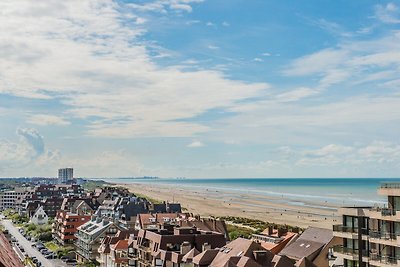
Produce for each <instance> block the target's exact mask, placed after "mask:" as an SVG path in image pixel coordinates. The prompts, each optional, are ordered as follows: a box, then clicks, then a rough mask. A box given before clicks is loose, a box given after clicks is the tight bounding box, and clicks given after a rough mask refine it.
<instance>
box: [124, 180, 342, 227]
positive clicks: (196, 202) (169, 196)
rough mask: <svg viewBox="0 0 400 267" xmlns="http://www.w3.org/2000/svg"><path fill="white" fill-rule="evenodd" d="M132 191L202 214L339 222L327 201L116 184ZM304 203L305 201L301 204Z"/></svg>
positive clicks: (303, 223)
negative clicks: (300, 200)
mask: <svg viewBox="0 0 400 267" xmlns="http://www.w3.org/2000/svg"><path fill="white" fill-rule="evenodd" d="M119 186H124V187H126V188H129V190H130V191H131V192H133V193H138V194H142V195H145V196H148V197H150V198H153V199H157V200H160V201H167V202H179V203H181V205H182V207H183V208H184V209H185V211H186V210H187V212H190V213H193V214H199V215H201V216H235V217H245V218H251V219H259V220H263V221H266V222H271V223H278V224H287V225H291V226H298V227H302V228H307V227H308V226H315V227H321V228H327V229H332V225H333V224H338V223H339V222H338V220H339V216H338V213H337V208H338V207H335V206H332V205H330V204H329V203H326V202H325V203H319V202H317V201H316V202H313V203H301V205H299V203H296V202H290V201H288V200H286V199H284V198H283V197H282V198H279V197H269V196H265V195H254V194H245V193H244V194H243V193H241V194H234V193H232V192H224V191H220V190H215V189H214V190H208V189H202V190H200V189H198V188H196V189H193V190H190V189H187V188H185V189H182V188H176V187H172V186H168V185H160V184H157V185H149V184H119ZM304 204H305V205H304Z"/></svg>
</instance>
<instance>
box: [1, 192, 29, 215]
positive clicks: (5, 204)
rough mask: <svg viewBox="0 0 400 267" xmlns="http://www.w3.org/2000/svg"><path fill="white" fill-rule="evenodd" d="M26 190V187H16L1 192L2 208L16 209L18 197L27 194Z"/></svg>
mask: <svg viewBox="0 0 400 267" xmlns="http://www.w3.org/2000/svg"><path fill="white" fill-rule="evenodd" d="M26 191H27V189H25V188H16V189H14V190H6V191H3V192H0V210H5V209H15V208H16V201H17V199H18V198H19V197H21V196H23V195H25V193H26Z"/></svg>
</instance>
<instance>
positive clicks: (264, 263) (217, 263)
mask: <svg viewBox="0 0 400 267" xmlns="http://www.w3.org/2000/svg"><path fill="white" fill-rule="evenodd" d="M192 264H193V265H187V266H194V267H206V266H209V267H221V266H229V267H230V266H232V267H245V266H249V267H295V264H294V263H293V262H292V260H290V259H289V258H288V257H286V256H278V255H275V254H273V253H272V252H270V251H268V250H266V249H264V248H263V247H262V246H261V245H260V244H259V243H258V242H255V241H252V240H249V239H245V238H237V239H235V240H233V241H232V242H230V243H228V244H226V245H224V246H221V247H220V248H218V249H207V250H203V252H201V253H200V254H198V255H196V256H195V257H194V258H193V260H192Z"/></svg>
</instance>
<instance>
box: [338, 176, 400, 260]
mask: <svg viewBox="0 0 400 267" xmlns="http://www.w3.org/2000/svg"><path fill="white" fill-rule="evenodd" d="M378 194H380V195H383V196H386V197H387V200H388V204H387V207H384V208H381V207H344V208H341V209H340V213H341V214H342V224H340V225H334V226H333V233H334V235H335V236H337V237H339V238H340V239H341V244H340V245H339V246H337V247H335V249H334V253H335V256H337V257H339V258H341V259H342V260H343V266H345V267H349V266H351V267H352V266H360V267H377V266H384V267H386V266H400V184H399V183H393V184H390V183H385V184H382V185H381V187H380V188H379V189H378Z"/></svg>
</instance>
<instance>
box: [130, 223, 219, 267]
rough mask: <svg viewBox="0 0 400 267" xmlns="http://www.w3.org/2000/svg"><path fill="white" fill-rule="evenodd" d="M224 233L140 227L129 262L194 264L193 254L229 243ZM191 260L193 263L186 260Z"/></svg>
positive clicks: (162, 265) (161, 266) (137, 265)
mask: <svg viewBox="0 0 400 267" xmlns="http://www.w3.org/2000/svg"><path fill="white" fill-rule="evenodd" d="M225 244H226V240H225V237H224V236H223V235H222V234H220V233H213V232H203V231H199V230H197V229H196V228H194V227H193V228H192V227H191V228H184V227H175V228H173V227H171V226H168V225H166V226H165V227H164V228H162V229H158V230H151V231H150V230H139V232H138V235H137V238H136V240H133V242H131V244H130V246H129V264H130V266H135V267H144V266H158V267H166V266H171V267H172V266H181V267H184V266H193V264H192V263H191V259H192V258H193V257H190V255H193V254H194V251H196V253H195V254H197V253H199V252H202V251H205V250H207V249H215V248H220V247H223V246H225ZM184 258H185V260H189V261H190V262H189V263H186V262H184Z"/></svg>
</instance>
